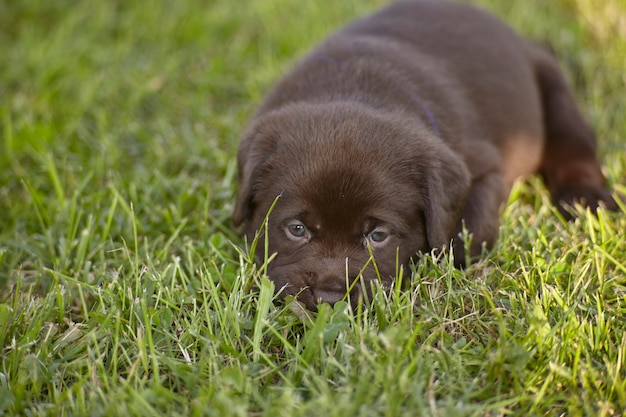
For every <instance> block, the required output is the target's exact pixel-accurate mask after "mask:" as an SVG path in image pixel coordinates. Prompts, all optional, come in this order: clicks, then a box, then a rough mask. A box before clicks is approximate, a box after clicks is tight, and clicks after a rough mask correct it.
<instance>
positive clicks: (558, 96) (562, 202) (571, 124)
mask: <svg viewBox="0 0 626 417" xmlns="http://www.w3.org/2000/svg"><path fill="white" fill-rule="evenodd" d="M533 56H534V64H535V71H536V76H537V81H538V84H539V88H540V90H541V101H542V106H543V113H544V129H545V136H546V140H545V145H544V151H543V158H542V161H541V165H540V171H539V173H540V174H541V176H542V177H543V179H544V181H545V183H546V186H547V187H548V190H550V193H551V195H552V201H553V202H554V203H555V204H556V205H557V207H558V209H559V211H560V212H561V214H563V216H564V217H565V218H566V219H571V218H572V215H571V213H570V212H568V207H570V206H571V205H572V204H573V203H575V202H578V203H581V204H583V205H585V206H588V207H589V208H590V209H592V210H593V211H594V212H595V211H596V209H597V207H598V205H599V204H600V203H603V204H604V205H605V206H606V207H607V208H608V209H611V210H617V204H616V203H615V201H614V200H613V198H612V197H611V193H610V191H609V190H608V189H607V182H606V179H605V178H604V175H603V174H602V171H601V169H600V164H599V163H598V160H597V157H596V138H595V135H594V133H593V131H592V129H591V128H590V127H589V125H588V124H587V122H586V121H585V119H584V118H583V116H582V114H581V112H580V109H579V108H578V106H577V105H576V102H575V99H574V95H573V93H572V90H571V89H570V87H569V86H568V85H567V82H566V81H565V77H564V75H563V73H562V72H561V69H560V68H559V66H558V63H557V62H556V59H555V58H554V57H553V56H552V55H551V54H550V53H548V52H547V51H545V50H543V49H542V48H540V47H538V46H537V47H535V49H533Z"/></svg>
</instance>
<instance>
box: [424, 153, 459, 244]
mask: <svg viewBox="0 0 626 417" xmlns="http://www.w3.org/2000/svg"><path fill="white" fill-rule="evenodd" d="M429 162H430V168H429V170H427V171H426V172H427V175H428V177H427V180H426V188H427V193H428V201H427V203H426V207H425V209H424V216H425V219H426V237H427V239H428V244H429V246H430V247H431V249H442V248H447V247H449V245H450V241H451V239H452V238H454V237H456V236H454V234H455V233H456V231H457V228H458V225H459V222H460V220H461V216H462V214H463V208H464V207H465V203H466V201H467V196H468V194H469V188H470V174H469V171H468V170H467V166H466V165H465V162H464V161H463V160H462V159H461V158H459V157H458V156H457V155H456V154H454V153H453V152H452V151H451V150H450V149H449V148H448V147H443V146H442V147H440V148H439V149H436V155H435V156H434V157H433V158H432V159H431V161H429Z"/></svg>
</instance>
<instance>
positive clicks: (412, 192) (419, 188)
mask: <svg viewBox="0 0 626 417" xmlns="http://www.w3.org/2000/svg"><path fill="white" fill-rule="evenodd" d="M238 158H239V161H238V162H239V176H240V189H239V194H238V196H237V201H236V204H235V210H234V215H233V221H234V223H235V225H239V224H242V223H243V224H244V229H245V232H246V234H247V235H248V237H249V238H250V239H252V238H253V237H254V236H255V233H257V231H258V230H259V228H261V227H262V225H263V220H264V218H265V216H266V214H267V213H268V210H269V209H270V207H271V206H272V204H273V203H274V202H275V201H276V204H275V206H274V208H273V210H272V211H271V213H270V215H269V221H268V227H267V229H263V230H261V231H262V232H266V233H268V236H267V238H268V248H267V252H268V253H270V254H273V253H277V256H276V259H274V260H273V261H272V262H271V263H270V265H269V269H268V275H269V277H270V279H272V280H273V281H274V282H275V284H276V288H277V290H280V291H282V294H283V295H288V294H290V295H296V296H297V298H298V300H300V301H302V302H303V303H304V304H305V305H306V306H307V307H308V308H310V309H313V310H314V309H315V308H316V306H317V304H318V303H319V302H320V301H321V302H328V303H330V304H334V303H335V302H337V301H339V300H341V299H342V298H344V297H345V296H346V294H347V292H348V291H350V294H349V295H350V297H349V298H350V300H351V302H352V303H353V305H354V304H356V303H357V302H358V299H359V296H360V295H361V294H362V293H363V291H368V290H369V288H370V286H371V282H370V281H372V280H381V283H382V284H383V285H386V284H389V283H391V282H392V280H393V278H394V276H395V275H396V273H397V271H398V268H399V266H400V265H403V264H406V263H407V262H408V261H409V259H410V257H411V256H413V255H414V254H415V253H417V252H418V251H427V250H429V249H431V248H443V247H447V246H448V245H449V243H450V239H451V238H452V237H453V234H454V232H455V229H456V227H457V223H458V221H459V218H460V215H461V210H462V208H463V205H464V203H465V200H466V195H467V191H468V188H469V174H468V172H467V169H466V168H465V165H464V162H463V161H462V160H460V159H459V158H458V157H457V156H456V155H455V154H454V153H453V152H451V151H450V149H449V148H448V147H447V146H445V145H444V144H443V143H442V142H441V141H440V140H439V139H438V138H436V137H434V136H433V134H432V133H430V132H429V131H428V129H427V128H425V127H423V126H421V125H420V124H419V123H417V122H415V121H411V120H410V119H409V118H407V116H403V115H390V114H387V113H382V112H378V111H374V110H372V109H369V108H367V107H363V106H360V105H356V104H354V103H345V104H335V105H330V106H329V105H323V106H322V105H312V104H296V105H291V106H288V107H284V108H282V109H280V110H277V111H274V112H272V113H269V114H266V115H262V116H260V117H259V118H258V119H257V121H256V123H254V124H253V125H252V126H251V128H250V130H249V131H248V133H247V134H246V136H245V137H244V139H243V140H242V143H241V145H240V150H239V155H238ZM264 240H265V239H263V238H261V239H259V245H258V246H257V257H259V256H262V254H263V253H265V249H266V248H264V246H263V242H264ZM355 281H356V282H355ZM361 283H365V288H363V287H362V286H361V285H360V284H361Z"/></svg>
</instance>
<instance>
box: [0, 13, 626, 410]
mask: <svg viewBox="0 0 626 417" xmlns="http://www.w3.org/2000/svg"><path fill="white" fill-rule="evenodd" d="M382 3H383V1H382V0H369V1H341V2H339V1H332V0H319V1H316V2H302V1H300V0H252V1H249V2H234V1H227V0H212V1H206V2H204V1H200V0H189V1H186V2H182V1H180V2H165V1H155V2H150V3H147V2H128V1H121V0H119V1H90V2H73V1H69V0H57V1H49V2H43V1H39V0H20V1H8V2H3V3H0V62H2V63H3V64H2V65H0V97H1V98H2V100H0V137H1V142H0V347H1V349H2V350H1V356H0V415H3V414H4V415H54V416H60V415H94V416H112V415H124V416H150V415H198V416H199V415H210V416H230V415H233V416H246V415H252V416H299V415H310V416H352V415H358V416H369V415H385V416H395V415H407V416H417V415H424V416H456V415H459V416H500V415H503V416H504V415H507V416H508V415H517V416H528V415H550V416H551V415H571V416H591V415H594V416H595V415H598V416H617V415H623V413H624V410H625V409H626V363H625V360H626V237H625V236H624V234H623V232H624V230H626V216H624V214H625V213H624V211H625V210H624V208H622V213H605V212H601V213H600V216H599V218H597V219H596V218H594V217H591V216H589V215H588V214H586V213H584V212H581V216H580V218H579V219H578V220H576V221H575V222H573V223H569V224H568V223H564V222H562V221H561V220H560V219H559V217H558V216H557V215H556V214H555V210H554V208H553V207H551V206H550V205H549V203H548V200H549V197H548V196H547V194H546V192H545V190H544V189H543V187H542V186H541V184H540V183H539V181H537V180H536V179H533V180H531V181H530V182H528V183H525V184H520V185H519V186H517V187H516V189H515V190H514V192H513V194H512V196H511V199H510V202H509V204H508V206H507V207H506V209H505V210H504V220H503V225H502V231H501V238H500V240H499V243H498V245H497V246H496V248H495V249H494V251H493V252H491V253H490V254H489V255H487V256H486V257H485V259H484V260H482V261H480V262H478V263H477V264H475V265H473V266H472V267H470V268H468V269H467V270H465V271H459V270H456V269H454V268H452V267H451V266H450V264H449V262H448V261H447V260H441V261H439V262H434V261H433V259H431V258H430V257H429V256H425V257H423V258H422V259H420V260H419V261H417V262H416V263H415V265H413V266H412V267H411V270H410V271H406V273H405V274H404V277H403V281H404V284H405V286H406V287H407V288H406V289H405V290H403V291H400V290H398V289H397V288H398V287H399V285H398V287H396V289H394V291H392V292H391V294H388V295H386V294H384V293H382V292H377V293H376V294H375V297H374V300H373V305H372V308H370V309H369V310H367V311H365V312H363V311H359V312H356V313H354V314H352V313H349V312H348V311H347V310H346V309H345V308H344V307H345V305H338V306H336V307H335V308H334V309H331V308H322V309H321V311H320V312H319V313H315V314H313V313H309V312H305V311H302V310H299V309H297V308H296V307H295V306H294V305H293V304H289V303H283V302H273V300H272V298H273V297H272V291H273V289H272V285H271V283H270V282H269V281H268V280H267V279H266V278H264V277H263V273H262V271H263V268H262V266H261V265H254V264H253V263H252V261H251V260H250V257H249V255H248V252H247V250H246V249H245V247H244V242H243V240H242V239H241V237H240V236H239V235H238V234H237V232H236V231H235V230H233V228H232V226H231V224H230V212H231V209H232V206H233V199H234V190H235V187H236V184H235V179H236V178H235V159H234V156H235V152H236V147H237V141H238V138H239V136H240V135H241V133H242V131H243V129H244V127H245V123H246V120H247V118H248V117H249V116H250V115H251V114H252V112H253V111H254V109H255V107H256V106H257V105H258V104H259V102H260V100H261V99H262V96H263V94H264V92H266V91H267V90H268V88H269V87H270V85H271V83H272V81H273V80H275V79H276V78H277V77H279V76H280V74H281V73H282V72H283V71H285V70H286V69H288V68H289V66H290V65H291V64H292V63H293V62H294V59H296V57H298V56H301V55H303V54H304V53H306V51H307V49H308V48H309V47H311V46H312V45H313V44H314V43H315V42H317V41H318V40H320V39H321V38H322V37H323V36H324V35H326V34H327V33H329V32H330V31H331V30H333V29H334V28H337V27H339V26H340V25H341V24H343V23H345V22H347V21H349V20H350V19H351V18H353V17H354V16H357V15H361V14H364V13H366V12H367V11H370V10H373V9H374V8H376V7H377V6H379V5H380V4H382ZM478 3H480V4H482V5H483V6H485V7H488V8H490V9H491V10H493V11H494V12H496V13H498V14H500V15H501V16H503V17H504V18H505V19H506V20H507V21H509V22H511V24H513V25H514V26H515V27H517V28H518V29H519V30H521V31H522V32H524V33H526V34H529V35H531V36H533V37H535V38H538V39H539V38H547V39H550V40H551V42H552V43H553V45H554V46H555V48H556V49H557V51H558V54H559V57H560V58H561V61H562V62H563V63H564V65H565V67H566V69H567V71H568V73H569V75H570V78H571V80H572V82H573V84H574V85H575V87H576V91H577V95H578V97H579V99H580V103H581V105H582V107H583V110H584V112H585V114H586V115H588V117H589V119H590V121H591V123H592V124H593V126H594V127H595V129H596V131H597V132H598V136H599V141H600V154H601V158H602V161H603V165H604V166H605V168H606V174H607V176H608V178H609V180H610V182H611V183H612V184H616V187H617V188H618V189H619V190H621V191H622V192H624V191H625V189H624V187H623V185H624V184H625V183H626V182H625V181H624V176H625V175H626V174H625V173H626V169H625V168H626V152H625V151H626V145H625V142H624V139H626V118H625V115H626V88H625V87H626V78H625V77H624V74H626V60H625V58H624V57H626V26H625V25H626V23H625V22H626V5H625V4H624V3H623V2H622V1H621V0H603V1H602V2H598V1H595V0H553V1H550V2H546V1H544V0H527V1H523V2H521V1H518V2H511V1H509V0H479V1H478ZM620 184H621V185H620ZM398 284H399V283H398Z"/></svg>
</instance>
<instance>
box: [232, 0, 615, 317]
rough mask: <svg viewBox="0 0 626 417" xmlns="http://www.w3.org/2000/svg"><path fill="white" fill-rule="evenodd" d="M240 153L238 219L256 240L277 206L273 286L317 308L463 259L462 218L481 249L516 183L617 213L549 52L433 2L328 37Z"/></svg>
mask: <svg viewBox="0 0 626 417" xmlns="http://www.w3.org/2000/svg"><path fill="white" fill-rule="evenodd" d="M238 157H239V167H240V180H241V188H240V191H239V195H238V199H237V203H236V208H235V213H234V222H235V223H236V224H239V223H242V222H245V230H246V233H247V234H248V236H249V237H253V236H254V234H255V232H256V231H257V230H258V229H259V227H260V226H261V225H262V221H263V218H264V216H265V215H266V213H267V210H268V209H269V207H270V206H271V204H272V203H273V202H274V200H275V199H276V197H278V196H280V198H279V199H278V202H277V204H276V206H275V208H274V210H273V212H272V213H271V215H270V218H269V219H270V220H269V229H268V233H269V248H268V250H269V252H270V253H274V252H277V253H278V256H277V258H276V260H275V261H273V262H272V263H271V264H270V270H269V275H270V278H272V279H273V280H274V281H275V282H276V284H277V288H278V289H280V290H282V291H283V292H284V293H285V294H298V296H299V298H300V299H301V300H302V301H303V302H304V303H305V304H306V305H307V306H308V307H310V308H315V305H316V303H317V302H318V301H319V300H322V301H327V302H331V303H333V302H335V301H337V300H339V299H341V298H342V297H343V296H344V295H345V293H346V290H347V289H348V288H350V287H351V283H352V281H353V280H354V279H355V278H357V276H359V274H360V275H361V276H363V278H364V280H365V281H366V282H367V281H369V280H372V279H377V277H378V276H380V278H381V279H382V280H383V282H388V280H390V279H391V277H393V276H394V275H395V274H396V272H397V269H398V268H399V267H400V265H403V264H405V263H406V262H407V261H408V260H409V259H410V257H411V256H413V255H414V254H415V253H417V252H419V251H428V250H430V249H433V248H444V247H447V246H449V244H450V242H451V241H452V240H453V239H456V241H454V242H453V243H454V246H455V251H457V253H456V256H457V258H459V259H460V258H462V256H461V254H462V249H463V248H462V245H461V244H460V243H459V242H458V239H457V235H458V232H459V231H460V230H461V227H462V225H463V223H464V224H465V225H466V226H467V228H468V230H469V231H470V232H471V233H472V234H473V243H472V247H471V248H470V253H471V254H472V255H476V254H479V252H480V247H481V245H482V244H483V242H486V243H487V244H488V245H491V244H493V242H494V241H495V239H496V237H497V231H498V225H499V220H498V215H499V208H500V206H501V205H502V203H503V201H504V200H505V199H506V197H507V195H508V193H509V191H510V187H511V185H512V183H513V181H514V180H515V179H516V178H518V177H520V176H526V175H529V174H532V173H540V174H542V175H543V176H544V178H545V180H546V184H547V185H548V188H549V189H550V191H551V192H552V194H553V197H554V199H555V201H561V200H564V202H565V203H571V202H572V201H574V200H576V199H584V200H585V201H586V203H587V204H589V205H590V206H592V207H596V206H597V204H598V202H599V201H605V202H606V203H607V204H608V205H612V204H614V202H613V201H612V200H611V197H610V194H609V193H608V192H607V191H606V190H605V188H604V183H605V180H604V177H603V176H602V173H601V171H600V168H599V165H598V163H597V161H596V158H595V139H594V136H593V133H592V132H591V130H590V129H589V128H588V126H587V125H586V123H585V121H584V120H583V118H582V116H581V115H580V112H579V111H578V109H577V107H576V105H575V103H574V100H573V97H572V94H571V91H570V90H569V89H568V87H567V85H566V83H565V82H564V80H563V77H562V75H561V73H560V71H559V69H558V66H557V64H556V62H555V61H554V59H553V57H552V56H551V55H550V54H548V53H547V52H546V51H544V50H543V49H542V48H540V47H538V46H536V45H534V44H532V43H530V42H528V41H526V40H524V39H522V38H521V37H519V36H517V35H516V34H515V33H514V32H513V31H511V30H510V29H509V28H508V27H506V26H505V25H504V24H502V23H501V22H499V21H498V20H496V19H495V18H493V17H492V16H490V15H488V14H486V13H484V12H482V11H479V10H477V9H475V8H473V7H471V6H468V5H462V4H453V3H446V2H440V1H436V0H421V1H406V2H398V3H394V4H392V5H391V6H388V7H387V8H385V9H383V10H382V11H380V12H378V13H377V14H374V15H372V16H370V17H368V18H365V19H363V20H360V21H357V22H355V23H353V24H352V25H350V26H348V27H347V28H345V29H344V30H342V31H340V32H338V33H337V34H335V35H333V36H331V37H330V38H329V39H328V40H326V41H325V42H324V43H323V44H321V45H320V46H319V47H318V48H317V49H316V50H314V51H313V53H312V54H310V55H309V56H308V57H306V58H305V59H304V60H303V61H302V62H300V63H299V64H298V65H297V66H296V67H295V68H294V69H293V70H292V71H291V72H290V73H289V74H287V75H286V76H285V77H284V78H283V79H282V80H281V81H279V82H278V84H277V85H276V86H275V88H274V89H273V90H272V91H271V92H270V93H269V95H268V96H267V98H266V100H265V101H264V103H263V104H262V106H261V108H260V109H259V111H258V113H257V114H256V116H255V118H254V120H253V121H252V123H251V125H250V127H249V129H248V131H247V133H246V134H245V136H244V138H243V140H242V142H241V145H240V150H239V155H238ZM261 250H262V249H261ZM370 253H371V254H373V255H374V259H375V264H376V265H375V267H374V265H373V263H372V262H369V263H368V259H369V258H370ZM352 291H353V292H352V294H351V295H353V297H352V298H353V301H354V299H356V298H357V297H356V295H357V294H358V293H359V291H361V289H360V288H359V286H356V287H355V289H353V290H352Z"/></svg>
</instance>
